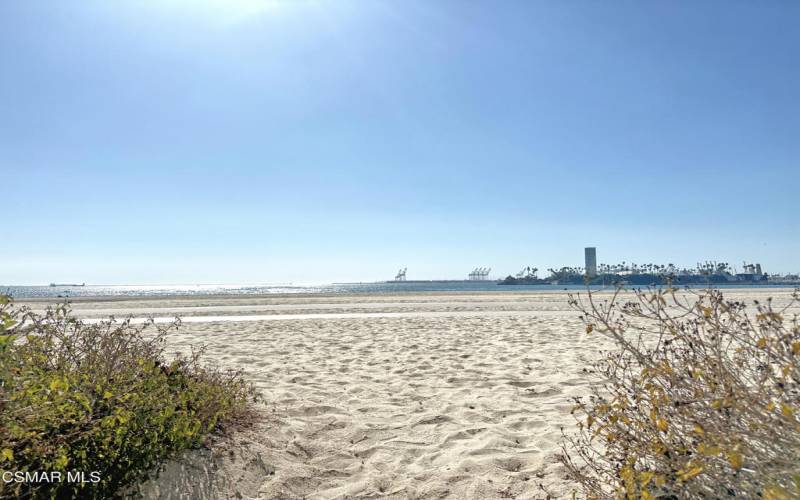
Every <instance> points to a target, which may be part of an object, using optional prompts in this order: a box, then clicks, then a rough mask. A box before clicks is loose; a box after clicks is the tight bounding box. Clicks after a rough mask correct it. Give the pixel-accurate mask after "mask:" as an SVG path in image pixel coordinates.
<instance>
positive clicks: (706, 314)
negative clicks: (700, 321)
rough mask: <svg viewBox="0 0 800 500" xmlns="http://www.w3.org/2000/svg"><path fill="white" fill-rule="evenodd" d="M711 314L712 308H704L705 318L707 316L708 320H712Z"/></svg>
mask: <svg viewBox="0 0 800 500" xmlns="http://www.w3.org/2000/svg"><path fill="white" fill-rule="evenodd" d="M711 312H712V311H711V308H710V307H704V308H703V316H705V317H706V318H710V317H711Z"/></svg>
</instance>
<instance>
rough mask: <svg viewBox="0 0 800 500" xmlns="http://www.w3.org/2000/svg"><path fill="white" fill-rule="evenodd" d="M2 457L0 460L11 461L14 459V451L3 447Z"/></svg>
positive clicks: (0, 452)
mask: <svg viewBox="0 0 800 500" xmlns="http://www.w3.org/2000/svg"><path fill="white" fill-rule="evenodd" d="M0 459H2V460H0V462H2V461H5V460H8V461H9V462H10V461H12V460H14V452H13V451H11V449H10V448H3V449H2V451H0Z"/></svg>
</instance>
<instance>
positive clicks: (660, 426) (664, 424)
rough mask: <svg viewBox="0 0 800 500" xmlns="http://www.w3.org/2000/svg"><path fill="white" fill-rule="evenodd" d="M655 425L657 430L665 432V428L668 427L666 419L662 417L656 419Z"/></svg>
mask: <svg viewBox="0 0 800 500" xmlns="http://www.w3.org/2000/svg"><path fill="white" fill-rule="evenodd" d="M656 425H657V426H658V430H660V431H661V432H667V429H668V428H669V425H668V424H667V421H666V420H665V419H663V418H659V419H658V421H657V422H656Z"/></svg>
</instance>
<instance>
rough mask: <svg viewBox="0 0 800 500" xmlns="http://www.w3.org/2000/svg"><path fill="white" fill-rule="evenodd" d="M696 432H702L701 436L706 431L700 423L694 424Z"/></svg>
mask: <svg viewBox="0 0 800 500" xmlns="http://www.w3.org/2000/svg"><path fill="white" fill-rule="evenodd" d="M694 432H695V433H697V434H700V435H701V436H702V435H704V434H705V431H703V428H702V427H701V426H700V424H694Z"/></svg>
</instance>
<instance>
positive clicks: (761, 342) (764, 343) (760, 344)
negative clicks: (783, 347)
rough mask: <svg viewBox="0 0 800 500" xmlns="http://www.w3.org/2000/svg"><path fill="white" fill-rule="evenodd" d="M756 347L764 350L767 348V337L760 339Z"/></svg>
mask: <svg viewBox="0 0 800 500" xmlns="http://www.w3.org/2000/svg"><path fill="white" fill-rule="evenodd" d="M756 346H757V347H758V348H759V349H763V348H765V347H767V339H766V337H761V338H760V339H758V342H756Z"/></svg>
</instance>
